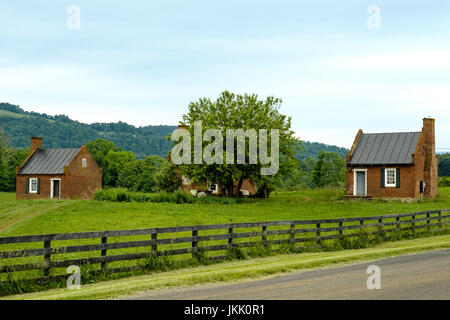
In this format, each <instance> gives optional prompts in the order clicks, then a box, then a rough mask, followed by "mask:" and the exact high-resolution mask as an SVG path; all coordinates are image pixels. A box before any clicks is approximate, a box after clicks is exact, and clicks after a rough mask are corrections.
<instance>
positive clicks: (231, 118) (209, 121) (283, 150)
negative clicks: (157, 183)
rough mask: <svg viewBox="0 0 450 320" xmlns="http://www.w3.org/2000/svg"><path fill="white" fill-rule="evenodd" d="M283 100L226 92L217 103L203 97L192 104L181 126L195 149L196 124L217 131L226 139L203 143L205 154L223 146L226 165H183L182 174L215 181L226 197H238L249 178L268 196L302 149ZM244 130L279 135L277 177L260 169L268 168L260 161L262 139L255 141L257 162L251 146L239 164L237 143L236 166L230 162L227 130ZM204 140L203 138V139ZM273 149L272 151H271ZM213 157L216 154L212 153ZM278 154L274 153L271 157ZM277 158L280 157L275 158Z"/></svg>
mask: <svg viewBox="0 0 450 320" xmlns="http://www.w3.org/2000/svg"><path fill="white" fill-rule="evenodd" d="M281 102H282V101H281V99H278V98H274V97H267V98H266V99H264V100H260V99H259V98H258V96H257V95H256V94H252V95H248V94H244V95H240V94H234V93H230V92H228V91H224V92H223V93H222V94H221V95H220V96H219V97H218V98H217V99H216V100H215V101H212V100H210V99H208V98H202V99H199V100H198V101H195V102H192V103H190V104H189V107H188V112H187V113H186V114H184V115H183V117H182V119H183V120H182V121H181V122H180V124H181V126H182V127H184V128H187V129H188V130H189V132H190V136H191V144H192V146H194V139H195V132H194V123H195V122H197V121H201V124H202V129H203V133H204V132H205V131H207V130H209V129H217V130H218V131H219V133H220V135H221V137H223V139H221V140H220V141H216V140H217V139H218V137H216V136H214V137H211V140H210V141H209V142H208V141H201V142H200V143H201V146H202V150H201V151H202V153H203V154H204V153H205V150H208V148H210V147H211V145H212V144H213V143H214V142H217V143H220V144H222V146H223V148H222V152H223V154H222V159H223V163H212V164H206V163H201V164H198V163H197V164H183V165H181V166H180V168H181V170H182V173H183V175H185V176H187V177H189V178H191V179H192V180H193V181H194V182H200V183H205V182H207V181H214V182H216V183H218V184H219V187H220V188H221V189H222V191H223V193H224V194H226V195H229V196H231V195H233V196H236V195H238V192H239V190H240V186H241V185H242V182H243V181H244V180H245V179H249V180H251V181H252V182H254V183H255V184H257V185H258V187H259V189H261V190H263V194H264V195H265V196H267V195H268V191H270V190H269V189H270V186H271V184H273V182H274V181H275V179H276V177H277V176H278V175H281V174H283V173H285V172H287V171H288V170H289V168H291V167H292V166H293V165H294V163H295V158H294V156H295V154H296V150H297V149H298V147H299V143H300V141H299V140H298V139H297V138H295V137H294V132H293V131H292V130H291V118H290V117H287V116H285V115H283V114H281V113H280V112H279V108H280V105H281ZM230 129H235V130H236V129H243V130H244V131H246V130H252V129H253V130H255V132H258V133H259V134H260V132H261V131H260V130H267V131H268V132H271V131H272V132H273V130H278V132H279V169H278V171H277V172H276V174H274V175H262V174H261V172H262V171H261V169H263V168H266V167H267V165H265V164H263V163H262V161H261V146H262V145H261V144H260V142H261V141H260V139H257V140H256V143H257V150H259V156H258V158H257V161H256V162H255V163H251V161H250V153H249V152H250V147H248V148H244V153H245V161H244V163H242V162H241V163H239V161H238V153H239V152H240V151H242V149H240V148H241V147H242V145H239V142H238V141H237V140H236V141H235V143H233V148H234V150H232V151H233V157H234V159H233V160H234V161H233V164H230V163H229V162H228V161H227V156H228V157H229V154H228V155H227V151H230V150H227V145H226V139H225V137H226V136H227V130H230ZM202 138H203V137H201V138H200V139H201V140H203V139H202ZM250 140H251V138H250V137H249V136H247V137H246V138H245V146H249V143H250ZM267 142H268V145H269V146H268V147H267V149H268V150H271V148H272V146H273V145H274V144H273V143H275V141H272V135H270V137H268V139H267ZM191 151H192V154H191V156H192V158H195V154H194V152H195V148H194V147H192V148H191ZM272 151H273V150H271V152H272ZM211 154H212V155H214V156H218V155H216V154H215V153H214V152H212V153H211ZM274 156H275V155H273V154H271V155H270V157H272V158H273V157H274ZM276 156H278V154H277V155H276ZM234 181H238V185H237V187H235V186H234Z"/></svg>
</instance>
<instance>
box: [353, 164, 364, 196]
mask: <svg viewBox="0 0 450 320" xmlns="http://www.w3.org/2000/svg"><path fill="white" fill-rule="evenodd" d="M354 178H355V179H354V181H355V186H354V195H355V196H366V195H367V170H355V176H354Z"/></svg>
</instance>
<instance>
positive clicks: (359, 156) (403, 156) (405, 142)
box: [349, 132, 420, 166]
mask: <svg viewBox="0 0 450 320" xmlns="http://www.w3.org/2000/svg"><path fill="white" fill-rule="evenodd" d="M419 137H420V132H399V133H363V134H362V135H361V137H360V138H359V140H358V143H357V144H356V148H355V150H354V152H353V155H352V157H351V159H350V162H349V165H350V166H360V165H394V164H397V165H405V164H411V163H412V154H413V153H414V152H415V151H416V147H417V142H418V141H419Z"/></svg>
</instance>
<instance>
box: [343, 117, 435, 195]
mask: <svg viewBox="0 0 450 320" xmlns="http://www.w3.org/2000/svg"><path fill="white" fill-rule="evenodd" d="M346 162H347V197H374V198H391V199H423V198H435V197H436V196H437V193H438V160H437V156H436V150H435V120H434V119H430V118H425V119H423V128H422V131H418V132H401V133H363V131H362V130H361V129H360V130H359V131H358V134H357V135H356V138H355V141H354V143H353V145H352V147H351V150H350V152H349V153H348V155H347V158H346Z"/></svg>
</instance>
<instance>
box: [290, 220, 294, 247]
mask: <svg viewBox="0 0 450 320" xmlns="http://www.w3.org/2000/svg"><path fill="white" fill-rule="evenodd" d="M290 231H291V239H290V240H291V243H292V244H294V243H295V225H294V224H291V230H290Z"/></svg>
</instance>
